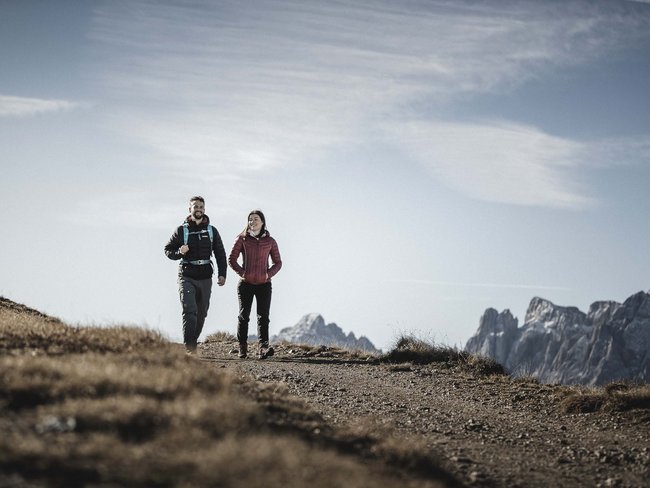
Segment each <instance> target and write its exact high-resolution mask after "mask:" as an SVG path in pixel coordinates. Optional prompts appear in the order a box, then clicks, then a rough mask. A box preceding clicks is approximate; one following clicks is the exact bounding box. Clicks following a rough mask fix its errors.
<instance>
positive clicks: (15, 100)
mask: <svg viewBox="0 0 650 488" xmlns="http://www.w3.org/2000/svg"><path fill="white" fill-rule="evenodd" d="M77 106H79V104H78V103H76V102H70V101H67V100H56V99H41V98H26V97H14V96H8V95H0V117H28V116H30V115H36V114H41V113H47V112H62V111H66V110H72V109H74V108H76V107H77Z"/></svg>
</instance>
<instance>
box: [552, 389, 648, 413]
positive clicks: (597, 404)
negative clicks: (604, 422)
mask: <svg viewBox="0 0 650 488" xmlns="http://www.w3.org/2000/svg"><path fill="white" fill-rule="evenodd" d="M561 405H562V409H563V410H564V411H565V412H567V413H592V412H598V411H600V410H603V411H618V412H622V411H627V410H635V409H639V410H648V409H650V385H648V384H634V383H628V382H615V383H610V384H608V385H606V386H605V387H603V388H590V389H579V391H577V392H575V393H571V394H569V395H568V396H567V397H566V398H565V399H564V400H563V401H562V404H561Z"/></svg>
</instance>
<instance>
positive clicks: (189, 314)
mask: <svg viewBox="0 0 650 488" xmlns="http://www.w3.org/2000/svg"><path fill="white" fill-rule="evenodd" d="M178 291H179V293H180V296H181V304H182V305H183V342H184V343H185V347H186V348H187V349H188V350H194V349H196V343H197V341H198V340H199V336H200V335H201V331H202V330H203V323H204V322H205V318H206V317H207V315H208V307H209V306H210V295H211V294H212V278H208V279H205V280H195V279H192V278H188V277H186V276H181V277H180V278H179V280H178Z"/></svg>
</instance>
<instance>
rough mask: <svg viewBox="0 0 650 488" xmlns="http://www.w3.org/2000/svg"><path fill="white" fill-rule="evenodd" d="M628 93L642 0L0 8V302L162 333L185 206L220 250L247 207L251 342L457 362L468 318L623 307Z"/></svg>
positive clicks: (644, 85)
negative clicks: (300, 342)
mask: <svg viewBox="0 0 650 488" xmlns="http://www.w3.org/2000/svg"><path fill="white" fill-rule="evenodd" d="M649 88H650V3H647V2H635V1H614V0H611V1H598V2H594V1H579V0H561V1H544V2H540V1H537V0H530V1H462V0H453V1H451V0H450V1H436V0H407V1H403V2H394V1H392V0H385V1H384V0H350V1H343V0H341V1H327V2H326V1H312V0H295V1H294V0H279V1H275V0H264V1H254V0H251V1H247V2H240V1H235V0H233V1H228V0H223V1H222V0H192V1H179V0H177V1H145V0H128V1H118V0H110V1H108V0H107V1H98V0H89V1H86V2H73V1H63V0H58V1H57V0H51V1H45V0H39V1H35V0H0V164H1V172H0V174H1V178H0V228H2V229H3V230H2V234H1V236H2V238H1V241H0V242H1V244H0V295H2V296H4V297H6V298H9V299H11V300H14V301H17V302H20V303H24V304H26V305H28V306H30V307H33V308H37V309H39V310H41V311H43V312H46V313H49V314H52V315H55V316H57V317H60V318H61V319H63V320H65V321H66V322H68V323H71V324H80V325H118V324H127V325H136V326H143V327H148V328H152V329H156V330H160V331H161V332H162V333H163V334H164V335H165V336H166V337H168V338H170V339H171V340H174V341H180V340H181V338H182V332H181V319H180V315H181V307H180V302H179V298H178V285H177V283H176V273H177V263H176V262H173V261H170V260H169V259H167V258H166V257H165V255H164V253H163V247H164V245H165V244H166V242H167V241H168V239H169V237H170V236H171V234H172V232H173V231H174V229H175V228H176V227H177V226H178V225H180V223H181V222H182V221H183V219H184V218H185V217H186V216H187V213H188V212H187V208H188V200H189V197H190V196H192V195H197V194H198V195H202V196H203V197H204V198H205V200H206V214H207V215H208V216H209V217H210V219H211V222H212V223H213V224H214V225H215V226H216V227H217V229H218V231H219V232H220V234H221V236H222V238H223V241H224V245H225V247H226V252H227V253H228V252H229V251H230V248H231V247H232V244H233V243H234V240H235V236H236V235H237V234H238V233H239V232H240V231H241V230H242V229H243V227H244V225H245V224H246V218H247V215H248V212H249V211H250V210H251V209H253V208H261V209H262V210H263V211H264V213H265V215H266V218H267V227H268V229H269V231H270V233H271V235H272V236H273V237H275V239H276V240H277V242H278V245H279V248H280V252H281V255H282V259H283V268H282V270H281V271H280V273H278V275H277V276H275V277H274V279H273V302H272V306H271V325H270V332H271V334H275V333H278V332H279V331H280V329H282V328H284V327H289V326H292V325H294V324H295V323H297V322H298V321H299V320H300V318H301V317H302V316H303V315H305V314H307V313H320V314H321V315H323V317H324V319H325V321H326V322H335V323H336V324H338V325H339V326H340V327H341V328H342V329H343V330H344V332H346V333H347V332H354V333H355V335H357V336H360V335H364V336H366V337H368V338H369V339H370V340H371V341H372V342H373V343H374V344H375V345H376V346H377V347H380V348H383V349H384V350H386V349H388V348H390V347H391V346H392V345H393V344H394V343H395V341H396V340H397V339H398V337H399V336H400V335H402V334H413V335H416V336H418V337H421V338H423V339H427V340H431V341H435V342H437V343H441V344H447V345H455V346H458V347H462V346H463V345H464V344H465V342H466V341H467V339H469V337H470V336H471V335H472V334H473V333H474V332H475V331H476V329H477V327H478V324H479V320H480V317H481V315H482V314H483V312H484V311H485V310H486V309H487V308H489V307H492V308H496V309H497V310H499V311H502V310H505V309H509V310H510V311H511V312H512V313H513V314H514V315H515V316H516V317H518V318H519V323H520V325H521V324H522V323H523V321H524V317H525V313H526V309H527V307H528V304H529V302H530V300H531V299H532V298H533V297H535V296H539V297H542V298H546V299H548V300H550V301H552V302H553V303H556V304H557V305H564V306H577V307H579V308H580V309H581V310H583V311H587V310H588V307H589V305H590V304H591V303H593V302H595V301H599V300H616V301H619V302H622V301H624V300H625V299H626V298H627V297H629V296H630V295H632V294H634V293H636V292H639V291H642V290H643V291H648V290H650V259H649V258H648V243H649V242H650V229H649V226H648V215H650V191H648V189H649V187H650V97H649V96H648V93H649V92H650V90H649ZM237 279H238V277H237V276H236V275H235V273H234V272H232V270H229V274H228V277H227V282H226V285H225V286H223V287H218V286H216V283H215V285H214V287H213V294H212V300H211V305H210V311H209V314H208V319H207V321H206V325H205V328H204V333H203V336H202V338H205V337H206V336H207V335H208V334H211V333H214V332H217V331H228V332H233V333H234V332H235V331H236V322H237V319H236V317H237V298H236V284H237ZM254 329H255V326H254V319H252V320H251V332H253V331H254Z"/></svg>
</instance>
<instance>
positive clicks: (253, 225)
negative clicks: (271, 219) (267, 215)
mask: <svg viewBox="0 0 650 488" xmlns="http://www.w3.org/2000/svg"><path fill="white" fill-rule="evenodd" d="M248 228H249V229H250V230H252V231H253V232H259V230H260V229H261V228H262V219H261V218H260V216H259V215H257V214H252V215H250V216H249V217H248Z"/></svg>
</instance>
